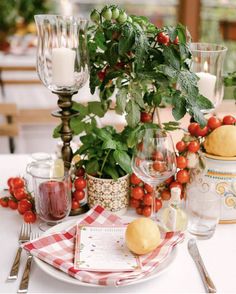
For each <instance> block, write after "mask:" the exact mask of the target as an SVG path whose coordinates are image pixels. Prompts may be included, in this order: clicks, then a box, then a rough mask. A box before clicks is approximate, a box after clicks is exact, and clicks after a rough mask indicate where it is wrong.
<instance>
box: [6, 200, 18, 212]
mask: <svg viewBox="0 0 236 294" xmlns="http://www.w3.org/2000/svg"><path fill="white" fill-rule="evenodd" d="M8 206H9V207H10V208H11V209H13V210H16V209H17V208H18V203H17V202H16V201H14V200H12V199H9V201H8Z"/></svg>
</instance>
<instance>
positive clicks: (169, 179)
mask: <svg viewBox="0 0 236 294" xmlns="http://www.w3.org/2000/svg"><path fill="white" fill-rule="evenodd" d="M174 179H175V178H174V176H171V177H170V178H168V179H167V180H165V183H166V185H168V186H169V185H170V184H171V183H172V182H173V181H174Z"/></svg>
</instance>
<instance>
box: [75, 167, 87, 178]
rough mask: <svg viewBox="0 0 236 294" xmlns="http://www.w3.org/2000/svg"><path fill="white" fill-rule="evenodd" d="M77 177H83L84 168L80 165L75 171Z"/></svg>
mask: <svg viewBox="0 0 236 294" xmlns="http://www.w3.org/2000/svg"><path fill="white" fill-rule="evenodd" d="M75 174H76V176H77V177H83V176H84V174H85V170H84V168H83V167H82V166H81V167H80V168H78V169H77V170H76V172H75Z"/></svg>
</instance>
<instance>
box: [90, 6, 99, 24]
mask: <svg viewBox="0 0 236 294" xmlns="http://www.w3.org/2000/svg"><path fill="white" fill-rule="evenodd" d="M90 18H91V20H92V21H93V22H95V23H98V22H99V20H100V14H99V12H98V11H97V9H94V10H93V11H92V12H91V14H90Z"/></svg>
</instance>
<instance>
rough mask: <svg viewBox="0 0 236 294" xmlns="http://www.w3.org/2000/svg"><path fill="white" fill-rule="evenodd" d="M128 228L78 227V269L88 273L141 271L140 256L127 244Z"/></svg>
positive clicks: (76, 258) (76, 253)
mask: <svg viewBox="0 0 236 294" xmlns="http://www.w3.org/2000/svg"><path fill="white" fill-rule="evenodd" d="M125 230H126V226H81V225H78V226H77V234H76V242H75V260H74V267H75V268H76V269H81V270H88V271H102V272H108V271H109V272H111V271H114V272H115V271H134V270H139V269H141V266H140V261H139V258H138V256H135V255H134V254H132V253H131V252H130V251H129V249H128V248H127V246H126V244H125Z"/></svg>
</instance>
